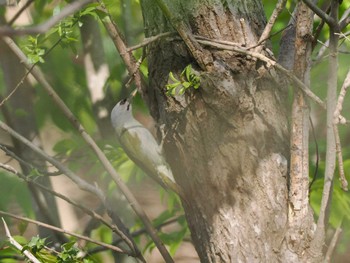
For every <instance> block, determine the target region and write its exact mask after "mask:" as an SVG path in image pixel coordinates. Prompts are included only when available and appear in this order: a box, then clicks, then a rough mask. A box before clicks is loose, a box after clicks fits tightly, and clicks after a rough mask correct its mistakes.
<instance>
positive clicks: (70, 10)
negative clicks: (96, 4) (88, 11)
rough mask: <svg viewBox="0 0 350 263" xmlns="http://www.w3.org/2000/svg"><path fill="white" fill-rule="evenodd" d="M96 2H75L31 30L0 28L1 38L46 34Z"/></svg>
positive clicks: (83, 0)
mask: <svg viewBox="0 0 350 263" xmlns="http://www.w3.org/2000/svg"><path fill="white" fill-rule="evenodd" d="M93 1H94V0H81V1H74V2H73V3H72V4H69V5H67V6H65V7H64V8H63V9H62V11H61V12H60V13H59V14H57V15H55V16H53V17H52V18H51V19H49V20H47V21H46V22H45V23H43V24H41V25H37V26H34V27H29V28H20V29H13V28H12V27H9V26H2V27H0V36H18V35H35V34H43V33H46V32H47V31H48V30H49V29H50V28H52V27H53V26H55V25H56V24H57V23H58V22H60V21H61V20H62V19H64V18H66V17H67V16H70V15H72V14H74V13H75V12H76V11H78V10H80V9H81V8H82V7H83V6H85V5H87V4H89V3H91V2H93Z"/></svg>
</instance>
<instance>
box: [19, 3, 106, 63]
mask: <svg viewBox="0 0 350 263" xmlns="http://www.w3.org/2000/svg"><path fill="white" fill-rule="evenodd" d="M98 5H99V4H98V3H92V4H90V5H87V6H86V7H85V8H84V9H83V10H81V11H79V12H77V13H76V14H75V15H74V16H70V17H67V18H65V19H63V20H62V21H60V22H59V23H58V24H57V25H56V26H54V27H52V28H51V29H50V30H49V31H48V32H46V33H45V34H42V35H37V36H35V37H34V36H28V38H27V41H26V43H25V44H24V49H25V50H26V51H27V52H26V55H27V57H28V59H29V62H30V63H32V64H36V63H44V62H45V60H44V56H45V55H46V54H47V53H48V52H49V51H50V49H51V48H45V45H46V46H48V43H50V40H53V39H57V37H58V39H59V41H58V42H57V44H59V45H60V46H61V47H63V48H67V47H68V48H70V49H71V50H72V52H73V53H74V54H77V48H76V47H75V44H76V43H77V42H78V37H77V36H76V34H75V32H74V30H75V28H76V26H78V27H81V26H82V25H83V19H82V18H83V17H84V16H88V15H90V16H93V17H95V18H96V19H97V18H98V15H97V6H98ZM59 12H60V7H59V6H57V7H56V8H55V9H54V11H53V14H54V15H55V14H57V13H59ZM54 46H55V45H54ZM47 50H48V51H47Z"/></svg>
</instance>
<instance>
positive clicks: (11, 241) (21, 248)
mask: <svg viewBox="0 0 350 263" xmlns="http://www.w3.org/2000/svg"><path fill="white" fill-rule="evenodd" d="M1 219H2V223H3V224H4V228H5V233H6V236H7V238H8V239H9V241H10V243H11V244H12V245H14V246H15V248H17V249H18V250H19V251H21V252H22V251H23V246H22V245H21V244H20V243H18V242H17V241H16V240H15V239H14V238H13V237H12V236H11V233H10V230H9V228H8V226H7V224H6V222H5V219H4V218H3V217H2V218H1ZM23 254H24V255H25V256H26V257H27V258H28V259H29V260H30V261H31V262H33V263H41V262H40V261H39V260H38V259H37V258H36V257H35V256H34V255H33V254H32V253H30V251H28V250H24V251H23Z"/></svg>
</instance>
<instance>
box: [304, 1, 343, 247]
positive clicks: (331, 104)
mask: <svg viewBox="0 0 350 263" xmlns="http://www.w3.org/2000/svg"><path fill="white" fill-rule="evenodd" d="M304 1H305V0H304ZM338 10H339V2H338V1H331V11H330V16H331V17H332V20H334V21H335V22H334V23H333V24H329V27H330V32H329V53H330V56H329V65H328V83H327V150H326V168H325V173H324V184H323V190H322V200H321V206H320V212H319V216H318V219H317V226H316V230H315V232H314V237H313V239H312V241H311V244H310V249H311V251H312V252H313V253H322V250H323V246H324V242H325V238H326V226H327V224H328V217H329V205H330V202H331V196H332V191H333V180H334V171H335V165H336V142H335V134H334V129H333V122H334V112H335V108H336V102H337V83H338V78H337V70H338V41H339V36H337V35H336V34H335V33H339V27H338V21H337V19H338ZM326 22H327V21H326Z"/></svg>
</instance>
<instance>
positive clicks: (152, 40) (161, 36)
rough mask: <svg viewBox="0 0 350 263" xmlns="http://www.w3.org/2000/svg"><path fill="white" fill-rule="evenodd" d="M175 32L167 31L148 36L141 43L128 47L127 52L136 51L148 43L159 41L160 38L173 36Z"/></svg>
mask: <svg viewBox="0 0 350 263" xmlns="http://www.w3.org/2000/svg"><path fill="white" fill-rule="evenodd" d="M175 34H176V32H166V33H161V34H159V35H156V36H151V37H147V38H145V39H144V40H143V41H142V42H141V43H139V44H137V45H135V46H132V47H128V48H126V51H127V52H131V51H134V50H136V49H139V48H142V47H145V46H147V45H149V44H151V43H153V42H155V41H157V40H158V39H160V38H164V37H169V36H172V35H175Z"/></svg>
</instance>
